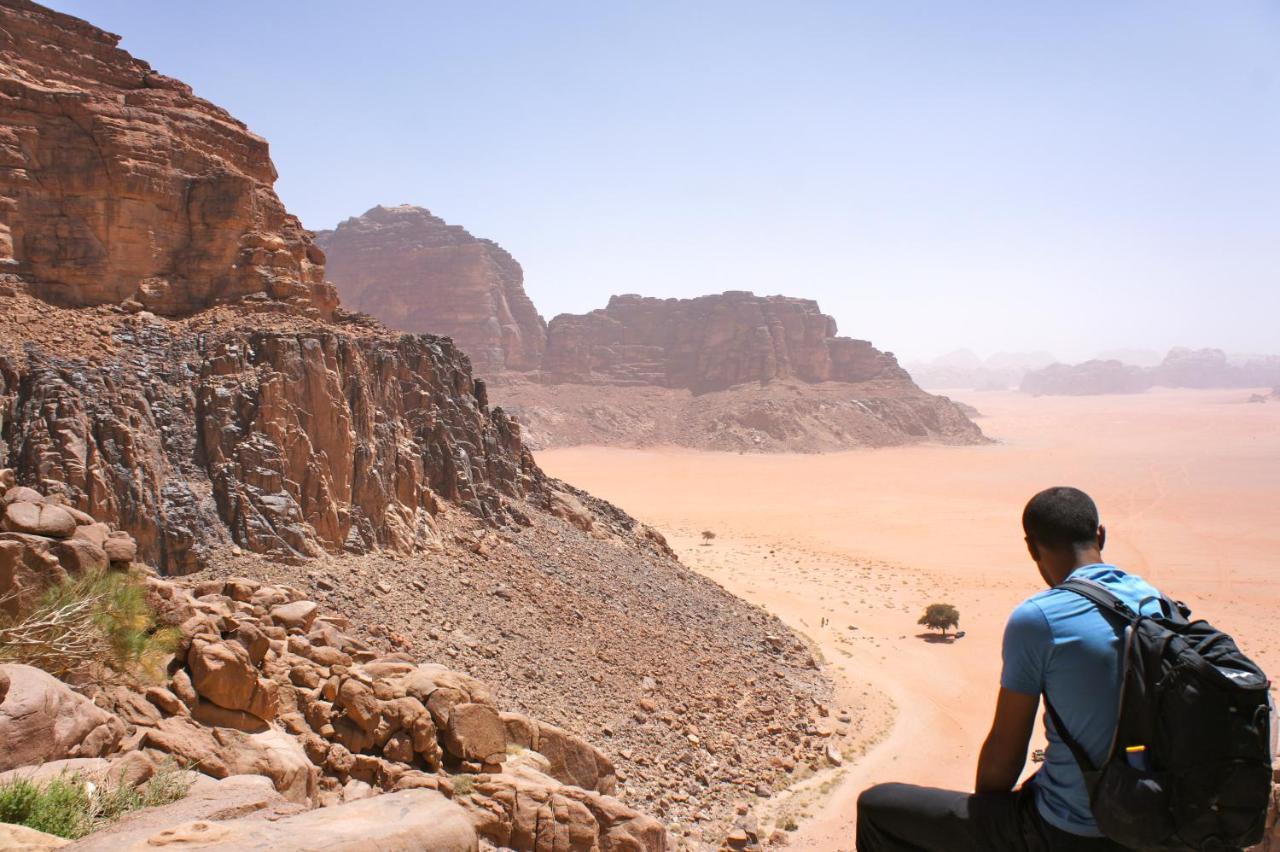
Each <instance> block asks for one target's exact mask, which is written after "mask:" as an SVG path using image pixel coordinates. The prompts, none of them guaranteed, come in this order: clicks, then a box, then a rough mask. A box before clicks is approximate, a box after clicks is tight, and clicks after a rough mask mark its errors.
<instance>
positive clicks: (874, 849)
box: [858, 784, 1123, 852]
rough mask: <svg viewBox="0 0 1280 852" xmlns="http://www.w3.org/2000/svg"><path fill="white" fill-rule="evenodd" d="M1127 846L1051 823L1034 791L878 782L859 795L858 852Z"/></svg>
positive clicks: (1104, 850) (1024, 851)
mask: <svg viewBox="0 0 1280 852" xmlns="http://www.w3.org/2000/svg"><path fill="white" fill-rule="evenodd" d="M1120 849H1123V847H1122V846H1119V845H1117V844H1116V843H1113V842H1112V841H1110V840H1107V839H1106V838H1102V837H1081V836H1080V835H1078V834H1071V833H1069V832H1066V831H1063V830H1062V829H1060V828H1055V827H1054V826H1052V825H1049V824H1048V823H1047V822H1045V821H1044V819H1043V818H1042V817H1041V816H1040V812H1039V811H1038V810H1037V809H1036V803H1035V794H1034V793H1033V792H1032V791H1031V790H1030V789H1027V790H1025V791H1024V790H1015V791H1013V792H1010V793H977V794H975V793H959V792H956V791H953V790H937V789H934V788H932V787H917V786H915V785H913V784H878V785H876V786H875V787H872V788H870V789H869V790H865V791H863V793H862V795H861V796H859V797H858V852H1001V850H1016V852H1076V850H1080V852H1086V850H1087V852H1095V850H1096V852H1112V850H1120Z"/></svg>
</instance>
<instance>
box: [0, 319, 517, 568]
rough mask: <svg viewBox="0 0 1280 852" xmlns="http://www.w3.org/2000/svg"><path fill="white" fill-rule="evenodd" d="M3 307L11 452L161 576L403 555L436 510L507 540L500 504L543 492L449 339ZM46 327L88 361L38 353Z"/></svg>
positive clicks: (0, 393)
mask: <svg viewBox="0 0 1280 852" xmlns="http://www.w3.org/2000/svg"><path fill="white" fill-rule="evenodd" d="M0 302H3V303H4V305H5V309H6V313H7V317H6V318H5V319H0V331H9V332H11V333H12V336H8V337H6V341H7V342H9V343H10V344H11V345H10V346H9V347H8V350H9V351H7V352H6V351H4V350H5V347H0V406H3V409H4V410H5V411H6V412H7V414H6V416H5V417H4V418H3V424H2V425H0V456H2V457H4V458H6V459H7V463H8V464H12V465H14V466H15V467H16V468H17V469H18V471H19V473H20V474H21V475H22V476H24V477H26V478H30V479H31V480H32V481H34V482H37V483H41V484H42V485H43V486H44V487H46V488H50V489H54V490H57V491H58V492H60V493H62V494H63V495H65V497H66V498H67V500H68V502H69V503H70V504H71V505H72V506H74V507H76V508H78V509H80V510H82V511H85V512H90V513H92V514H95V515H97V516H100V517H103V518H106V519H107V520H109V521H110V522H112V523H114V524H117V525H119V526H120V527H121V528H123V529H125V530H128V531H129V532H131V533H132V534H133V535H134V536H135V537H136V538H137V541H138V545H139V548H140V553H141V556H142V558H143V559H144V560H145V561H147V562H149V563H151V564H154V565H156V566H158V567H160V568H161V569H162V570H164V571H166V572H169V573H184V572H187V571H192V570H195V569H196V568H198V567H199V565H200V563H201V560H202V558H203V556H204V555H205V554H207V553H208V551H209V550H210V548H214V547H217V546H220V545H224V544H229V543H232V542H234V543H235V544H238V545H239V546H241V547H244V548H246V549H249V550H252V551H255V552H260V553H268V554H271V555H273V556H276V557H281V558H298V557H308V556H317V555H319V554H321V553H325V552H337V551H340V550H346V551H348V552H356V553H362V552H367V551H369V550H371V549H374V548H386V549H390V550H392V551H395V552H400V553H408V552H412V551H413V550H415V549H419V548H422V547H424V546H427V545H429V544H430V543H431V542H432V541H433V540H434V531H433V521H432V516H433V515H434V513H435V512H436V511H438V509H439V501H440V500H447V501H451V502H454V503H456V504H459V505H461V506H463V507H465V508H466V509H468V510H469V511H472V512H474V513H475V514H476V516H477V517H481V518H484V519H486V520H488V521H489V522H492V523H495V524H503V523H509V522H514V521H518V520H519V518H520V517H521V513H520V511H519V510H518V509H515V508H513V507H512V506H511V505H510V504H509V501H508V500H507V499H505V498H518V497H521V496H523V495H524V494H525V492H526V490H527V489H529V488H530V487H535V488H536V485H537V482H538V478H539V476H540V474H539V473H538V472H537V470H536V468H535V467H534V465H533V462H532V459H531V457H530V456H529V453H528V451H527V450H525V449H524V447H523V446H522V443H521V438H520V430H519V427H518V426H517V425H516V424H515V423H514V422H512V421H511V420H510V419H509V418H507V417H506V416H505V415H504V414H503V413H502V412H501V411H491V410H489V408H488V407H487V406H486V405H485V404H484V403H483V401H482V397H483V387H482V386H480V385H478V384H477V383H476V382H475V381H473V379H472V378H471V375H470V372H469V371H468V370H467V368H466V363H465V358H464V357H463V356H462V355H461V354H459V353H458V351H457V350H456V349H455V348H454V346H453V345H452V344H451V343H450V342H449V341H448V340H446V339H438V338H427V337H410V336H395V335H390V334H387V333H385V332H381V331H379V330H376V329H369V328H365V327H362V326H355V325H347V326H332V325H325V324H320V323H310V322H307V321H302V320H298V321H296V322H294V324H293V325H289V324H287V323H286V324H284V325H280V324H279V323H277V328H275V329H268V328H263V325H264V323H263V318H262V317H263V315H244V314H241V313H238V312H229V311H228V312H224V313H222V314H217V313H215V314H204V315H202V316H200V317H197V318H193V319H191V320H182V321H174V320H166V319H161V318H159V317H155V316H151V315H147V314H142V315H137V316H130V315H128V314H124V313H111V312H98V313H96V314H94V315H85V314H82V313H78V312H74V311H66V312H57V311H56V310H52V309H49V308H47V307H42V306H39V305H38V304H36V303H34V302H33V300H31V299H29V298H26V297H23V296H21V295H18V296H14V297H8V298H5V297H0ZM52 317H56V318H57V319H56V320H55V321H54V322H53V323H52V325H53V326H56V327H57V328H58V330H59V331H60V332H62V333H64V334H68V335H71V334H77V333H78V334H79V335H83V336H85V337H88V338H90V340H91V341H92V343H91V344H90V345H91V346H92V347H93V348H89V346H86V347H83V348H82V347H76V346H72V347H70V348H69V351H68V350H67V349H63V348H61V347H56V346H47V345H42V342H41V341H39V340H31V339H29V338H30V337H33V336H34V337H37V338H39V337H41V335H40V334H39V330H40V329H41V328H42V327H47V326H48V325H49V323H48V320H50V319H51V318H52ZM6 319H7V323H6ZM6 325H7V327H6ZM18 326H20V328H19V327H18ZM24 338H27V340H26V342H25V343H24V344H22V345H21V346H15V345H12V344H16V343H18V342H19V341H22V340H23V339H24ZM86 350H88V351H86ZM95 350H96V351H95ZM90 354H92V355H93V356H94V357H85V356H86V355H90Z"/></svg>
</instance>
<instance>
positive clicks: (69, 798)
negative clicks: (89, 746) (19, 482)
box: [0, 775, 93, 839]
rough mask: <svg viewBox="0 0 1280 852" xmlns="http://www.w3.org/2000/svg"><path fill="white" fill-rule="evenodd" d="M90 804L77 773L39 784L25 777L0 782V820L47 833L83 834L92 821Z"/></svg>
mask: <svg viewBox="0 0 1280 852" xmlns="http://www.w3.org/2000/svg"><path fill="white" fill-rule="evenodd" d="M90 808H91V803H90V800H89V792H88V790H87V789H86V788H85V784H84V781H83V780H81V779H80V777H79V776H78V775H70V776H62V777H58V778H54V779H52V780H50V781H46V782H45V783H44V784H40V785H36V784H33V783H31V782H30V781H27V780H25V779H18V780H16V781H11V782H9V783H7V784H3V785H0V820H2V821H3V822H12V823H16V824H18V825H25V826H26V827H27V828H34V829H35V830H36V831H43V832H45V833H46V834H56V835H57V836H58V837H66V838H71V839H74V838H76V837H83V836H84V835H86V834H88V833H89V829H90V827H91V826H92V825H93V820H92V819H91V817H90V816H89V810H90Z"/></svg>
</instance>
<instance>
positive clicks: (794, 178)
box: [52, 0, 1280, 360]
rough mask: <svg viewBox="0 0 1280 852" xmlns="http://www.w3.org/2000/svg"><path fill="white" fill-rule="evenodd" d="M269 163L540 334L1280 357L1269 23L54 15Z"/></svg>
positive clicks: (291, 12) (1004, 5)
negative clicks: (448, 239)
mask: <svg viewBox="0 0 1280 852" xmlns="http://www.w3.org/2000/svg"><path fill="white" fill-rule="evenodd" d="M52 5H53V6H54V7H56V8H58V9H60V10H62V11H66V12H70V13H72V14H76V15H79V16H81V17H84V18H87V19H88V20H90V21H92V22H93V23H95V24H97V25H98V26H101V27H104V28H105V29H109V30H112V31H113V32H117V33H121V34H123V35H124V41H123V47H125V48H126V49H128V50H130V51H131V52H132V53H134V55H136V56H138V57H140V58H142V59H145V60H147V61H149V62H150V63H151V64H152V65H153V66H154V67H156V68H157V70H159V71H161V72H163V73H166V74H170V75H172V76H175V77H179V78H181V79H183V80H185V81H187V82H188V83H190V84H192V85H193V86H194V87H195V90H196V92H197V93H198V94H200V95H202V96H204V97H206V98H209V99H210V100H212V101H214V102H216V103H218V104H220V105H222V106H224V107H226V108H227V109H229V110H230V111H231V112H232V113H233V114H235V115H236V116H237V117H239V118H241V119H242V120H244V121H245V122H247V123H248V125H249V126H250V127H251V128H252V129H253V130H255V131H256V132H258V133H260V134H262V135H263V136H265V137H266V138H267V139H269V140H270V142H271V150H272V155H273V157H274V160H275V163H276V167H277V168H278V169H279V172H280V180H279V182H278V184H277V188H278V190H279V192H280V195H281V196H282V197H283V198H284V200H285V203H286V204H287V205H288V206H289V208H290V210H292V211H293V212H295V213H297V214H298V215H299V216H301V218H302V221H303V223H304V224H305V225H306V226H308V227H311V228H326V227H332V226H333V225H334V224H335V223H336V222H338V221H339V220H341V219H344V218H346V217H347V216H352V215H357V214H359V213H362V212H363V211H364V210H366V209H367V208H369V207H371V206H373V205H374V204H379V203H382V204H399V203H412V204H420V205H422V206H424V207H428V208H430V209H431V210H432V211H433V212H435V213H436V214H437V215H440V216H442V217H444V218H445V219H446V220H448V221H449V222H451V223H457V224H460V225H464V226H465V227H467V228H468V229H469V230H470V231H471V232H472V233H474V234H477V235H479V236H485V237H490V238H492V239H495V240H497V241H498V242H499V243H501V244H502V245H503V246H504V247H506V248H507V249H508V250H510V251H511V252H512V254H514V255H515V257H516V258H517V259H518V260H519V261H520V262H521V263H522V264H523V266H524V269H525V278H526V282H527V285H528V290H529V292H530V295H531V296H532V297H533V299H534V301H535V302H536V303H537V305H538V307H539V308H540V310H541V311H542V312H543V314H544V315H546V316H547V317H548V318H550V317H551V316H552V315H554V314H556V313H560V312H562V311H574V312H579V311H585V310H589V309H592V308H595V307H601V306H603V304H604V302H605V300H606V299H607V297H608V296H609V294H612V293H626V292H635V293H644V294H648V295H655V296H693V295H700V294H703V293H708V292H719V291H721V290H726V289H742V290H754V291H755V292H757V293H784V294H787V295H796V296H808V297H812V298H815V299H817V300H818V301H819V302H820V303H821V305H822V307H823V308H824V310H826V311H827V312H828V313H830V314H833V315H834V316H835V317H836V319H837V320H838V321H839V325H840V328H841V331H842V332H843V333H845V334H850V335H853V336H856V337H865V338H870V339H871V340H873V341H874V342H875V343H876V344H877V345H879V346H881V347H883V348H888V349H892V350H894V351H896V352H897V353H898V354H899V356H900V357H902V358H903V359H904V360H910V359H913V358H916V357H922V356H932V355H936V354H940V353H942V352H945V351H947V350H950V349H953V348H956V347H959V346H966V347H969V348H971V349H974V350H976V351H978V352H979V353H982V354H987V353H991V352H995V351H998V350H1049V351H1051V352H1053V353H1055V354H1058V355H1059V356H1060V357H1064V358H1078V357H1083V356H1087V355H1090V354H1092V353H1093V352H1095V351H1097V350H1099V349H1108V348H1115V347H1120V346H1139V347H1152V348H1158V349H1163V348H1165V347H1167V346H1169V345H1171V344H1192V345H1211V344H1212V345H1221V346H1226V347H1228V348H1229V349H1233V350H1237V351H1280V2H1276V0H1254V1H1253V2H1250V0H1232V2H1221V0H1203V2H1177V0H1151V2H1122V0H1094V1H1093V2H1090V0H1072V2H1070V3H1035V2H1032V3H1028V2H1025V0H1016V2H986V3H979V2H959V0H955V1H954V2H951V1H950V0H937V2H929V3H924V2H909V0H881V2H831V3H820V2H811V3H801V2H785V3H784V2H774V3H753V2H743V1H742V0H735V2H706V0H699V2H696V3H690V2H670V3H668V2H654V1H653V0H645V2H600V0H590V2H551V0H548V2H521V0H510V1H509V2H504V3H496V2H494V3H491V2H471V0H468V2H450V3H436V2H366V3H352V2H350V0H342V2H316V0H309V2H282V0H267V2H262V0H258V2H252V3H250V2H241V0H219V2H216V3H195V2H174V0H54V2H53V3H52Z"/></svg>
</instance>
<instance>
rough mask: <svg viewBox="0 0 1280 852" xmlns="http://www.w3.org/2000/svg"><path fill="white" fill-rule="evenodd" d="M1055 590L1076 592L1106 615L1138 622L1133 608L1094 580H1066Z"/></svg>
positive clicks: (1078, 578)
mask: <svg viewBox="0 0 1280 852" xmlns="http://www.w3.org/2000/svg"><path fill="white" fill-rule="evenodd" d="M1054 588H1055V589H1066V590H1067V591H1068V592H1075V593H1076V594H1077V595H1080V596H1081V597H1085V598H1088V599H1089V600H1091V601H1093V602H1094V603H1095V604H1097V605H1098V609H1100V610H1102V612H1103V613H1104V614H1107V613H1110V614H1112V615H1118V616H1120V617H1121V618H1123V619H1124V620H1125V621H1128V622H1135V621H1137V620H1138V614H1137V613H1136V612H1134V611H1133V607H1131V606H1129V605H1128V604H1127V603H1125V602H1124V601H1122V600H1121V599H1120V598H1118V597H1116V596H1115V595H1114V594H1113V593H1112V592H1111V591H1110V590H1109V589H1107V587H1106V586H1103V585H1102V584H1101V583H1095V582H1093V581H1092V580H1085V579H1083V578H1081V577H1075V578H1072V579H1069V580H1065V581H1063V582H1061V583H1059V584H1058V585H1056V586H1054Z"/></svg>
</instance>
